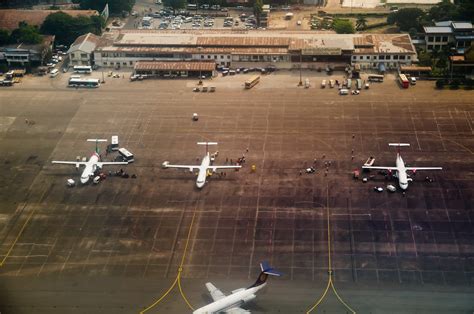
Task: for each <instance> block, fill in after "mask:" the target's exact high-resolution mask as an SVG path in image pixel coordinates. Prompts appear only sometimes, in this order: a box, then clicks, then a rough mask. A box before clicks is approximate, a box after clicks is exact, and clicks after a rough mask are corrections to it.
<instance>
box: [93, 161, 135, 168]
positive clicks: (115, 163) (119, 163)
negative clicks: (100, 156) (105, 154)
mask: <svg viewBox="0 0 474 314" xmlns="http://www.w3.org/2000/svg"><path fill="white" fill-rule="evenodd" d="M104 165H128V162H126V161H115V162H114V161H104V162H102V161H99V162H98V163H97V166H99V167H100V168H102V166H104Z"/></svg>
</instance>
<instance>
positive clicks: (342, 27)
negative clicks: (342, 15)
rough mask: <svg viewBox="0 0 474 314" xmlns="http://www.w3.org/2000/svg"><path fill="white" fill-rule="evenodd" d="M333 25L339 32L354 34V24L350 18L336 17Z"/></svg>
mask: <svg viewBox="0 0 474 314" xmlns="http://www.w3.org/2000/svg"><path fill="white" fill-rule="evenodd" d="M332 27H333V28H334V30H335V31H336V33H338V34H354V33H355V30H354V25H353V24H352V22H351V21H349V20H343V19H335V20H334V22H333V23H332Z"/></svg>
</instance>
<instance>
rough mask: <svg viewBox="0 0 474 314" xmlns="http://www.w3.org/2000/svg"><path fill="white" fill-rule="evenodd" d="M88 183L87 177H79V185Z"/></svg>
mask: <svg viewBox="0 0 474 314" xmlns="http://www.w3.org/2000/svg"><path fill="white" fill-rule="evenodd" d="M87 181H89V177H81V183H82V184H86V183H87Z"/></svg>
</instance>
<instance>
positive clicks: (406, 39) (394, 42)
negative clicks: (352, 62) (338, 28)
mask: <svg viewBox="0 0 474 314" xmlns="http://www.w3.org/2000/svg"><path fill="white" fill-rule="evenodd" d="M354 46H355V51H354V52H355V53H356V54H379V53H388V54H392V53H408V54H415V53H416V50H415V47H414V46H413V43H412V41H411V39H410V35H408V34H367V35H363V36H361V37H356V38H354Z"/></svg>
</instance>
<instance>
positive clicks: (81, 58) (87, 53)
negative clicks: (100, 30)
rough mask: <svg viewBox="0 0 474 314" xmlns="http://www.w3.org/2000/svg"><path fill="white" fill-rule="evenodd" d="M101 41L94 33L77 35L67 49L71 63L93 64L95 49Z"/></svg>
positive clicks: (72, 64)
mask: <svg viewBox="0 0 474 314" xmlns="http://www.w3.org/2000/svg"><path fill="white" fill-rule="evenodd" d="M99 42H100V38H99V37H97V36H96V35H94V34H92V33H88V34H85V35H82V36H79V37H77V39H76V40H75V41H74V43H73V44H72V45H71V47H70V48H69V50H68V51H67V54H68V55H69V64H70V65H71V66H74V65H93V62H94V61H93V57H94V50H95V48H96V47H97V45H98V43H99Z"/></svg>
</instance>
